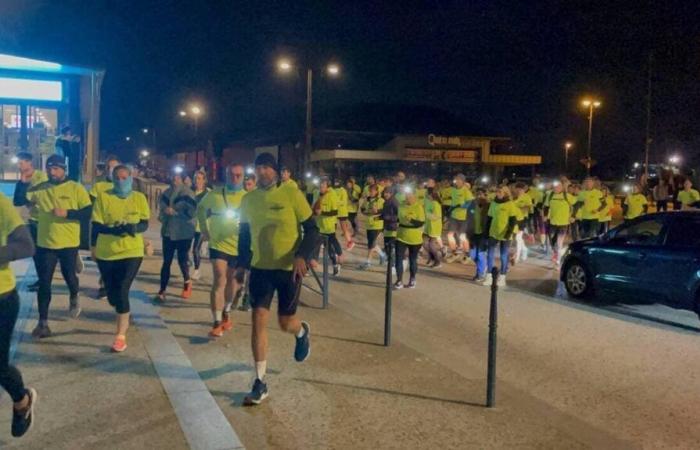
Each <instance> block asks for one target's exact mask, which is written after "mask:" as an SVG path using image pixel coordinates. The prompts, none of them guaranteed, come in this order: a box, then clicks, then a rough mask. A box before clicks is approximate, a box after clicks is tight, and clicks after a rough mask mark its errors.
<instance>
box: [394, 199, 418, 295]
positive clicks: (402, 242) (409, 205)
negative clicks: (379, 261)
mask: <svg viewBox="0 0 700 450" xmlns="http://www.w3.org/2000/svg"><path fill="white" fill-rule="evenodd" d="M404 193H405V195H406V201H405V202H404V203H402V204H401V205H400V206H399V231H398V234H397V236H396V261H395V267H396V283H394V289H403V287H404V286H403V260H404V257H405V256H406V252H407V251H408V267H409V273H410V277H409V280H408V284H407V285H406V287H408V288H409V289H413V288H415V287H416V275H417V274H418V252H419V251H420V248H421V246H422V245H423V227H424V226H425V210H424V205H423V204H422V203H419V202H418V200H417V199H416V194H415V191H414V190H413V189H412V188H410V187H407V188H406V189H405V190H404Z"/></svg>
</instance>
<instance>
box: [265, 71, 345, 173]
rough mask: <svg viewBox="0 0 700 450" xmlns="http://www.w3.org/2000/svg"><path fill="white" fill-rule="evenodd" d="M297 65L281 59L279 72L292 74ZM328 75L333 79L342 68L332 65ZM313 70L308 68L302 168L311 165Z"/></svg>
mask: <svg viewBox="0 0 700 450" xmlns="http://www.w3.org/2000/svg"><path fill="white" fill-rule="evenodd" d="M295 67H297V66H295V64H294V63H293V62H292V61H291V60H290V59H289V58H280V59H279V60H278V61H277V70H279V71H280V72H282V73H285V74H287V73H290V72H292V71H293V70H294V69H295ZM325 71H326V73H328V75H329V76H331V77H334V78H335V77H338V76H339V75H340V66H339V65H338V64H337V63H330V64H328V65H327V66H326V68H325ZM313 77H314V75H313V69H312V68H311V67H307V68H306V129H305V133H304V157H303V158H302V161H301V164H302V167H306V166H307V165H308V163H309V159H310V155H311V146H312V137H313V124H312V110H313V109H312V106H313Z"/></svg>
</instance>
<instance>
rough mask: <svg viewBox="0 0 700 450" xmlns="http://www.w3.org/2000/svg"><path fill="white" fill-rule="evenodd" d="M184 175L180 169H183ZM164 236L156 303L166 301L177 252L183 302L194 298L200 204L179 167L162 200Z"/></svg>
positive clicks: (161, 210)
mask: <svg viewBox="0 0 700 450" xmlns="http://www.w3.org/2000/svg"><path fill="white" fill-rule="evenodd" d="M180 172H181V168H180ZM159 203H160V206H159V207H160V217H159V219H160V221H161V223H162V224H163V225H162V226H161V236H162V237H163V266H162V267H161V269H160V290H159V291H158V296H157V297H156V300H158V301H161V302H164V301H165V290H166V289H167V287H168V282H169V281H170V266H171V265H172V262H173V258H174V257H175V252H177V262H178V264H179V265H180V271H181V272H182V279H183V282H184V284H183V288H182V298H184V299H188V298H190V297H191V296H192V280H190V268H189V252H190V248H191V247H192V239H193V238H194V222H195V217H196V212H197V203H196V202H195V199H194V194H193V193H192V191H191V190H190V188H188V187H187V186H185V184H184V183H183V179H182V175H181V174H180V173H178V171H177V167H176V171H175V173H174V174H173V177H172V181H171V185H170V187H169V188H168V189H167V190H166V191H165V192H163V194H162V195H161V196H160V202H159Z"/></svg>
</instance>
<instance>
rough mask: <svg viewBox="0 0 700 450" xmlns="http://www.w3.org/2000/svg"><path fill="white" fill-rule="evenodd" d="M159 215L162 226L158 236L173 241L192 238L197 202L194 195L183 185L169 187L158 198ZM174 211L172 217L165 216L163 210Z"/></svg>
mask: <svg viewBox="0 0 700 450" xmlns="http://www.w3.org/2000/svg"><path fill="white" fill-rule="evenodd" d="M159 203H160V215H159V216H158V219H159V220H160V221H161V223H162V224H163V225H162V226H161V229H160V234H161V236H163V237H168V238H170V239H171V240H173V241H179V240H182V239H193V238H194V225H195V220H196V215H197V214H196V211H197V202H196V200H195V198H194V193H193V192H192V190H191V189H190V188H188V187H187V186H185V185H180V186H177V187H173V186H171V187H169V188H168V189H167V190H166V191H165V192H163V194H161V196H160V201H159ZM167 207H171V208H173V209H174V210H175V213H176V214H175V215H174V216H169V215H167V214H165V208H167Z"/></svg>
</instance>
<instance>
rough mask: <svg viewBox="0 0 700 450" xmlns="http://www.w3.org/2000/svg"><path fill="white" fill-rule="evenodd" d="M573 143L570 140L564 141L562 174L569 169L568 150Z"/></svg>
mask: <svg viewBox="0 0 700 450" xmlns="http://www.w3.org/2000/svg"><path fill="white" fill-rule="evenodd" d="M573 146H574V144H573V143H571V142H568V141H567V142H565V143H564V174H565V175H566V173H567V172H568V171H569V150H571V147H573Z"/></svg>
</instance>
